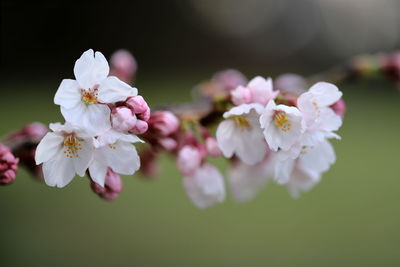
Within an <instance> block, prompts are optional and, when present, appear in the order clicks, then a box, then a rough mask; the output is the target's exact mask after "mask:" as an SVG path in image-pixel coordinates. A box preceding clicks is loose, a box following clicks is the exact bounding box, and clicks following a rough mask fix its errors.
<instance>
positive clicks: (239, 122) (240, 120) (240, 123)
mask: <svg viewBox="0 0 400 267" xmlns="http://www.w3.org/2000/svg"><path fill="white" fill-rule="evenodd" d="M232 119H233V120H234V121H235V122H236V125H237V126H239V127H240V128H247V129H251V128H253V127H252V126H251V124H250V122H249V121H248V120H246V119H245V118H243V117H242V116H233V117H232Z"/></svg>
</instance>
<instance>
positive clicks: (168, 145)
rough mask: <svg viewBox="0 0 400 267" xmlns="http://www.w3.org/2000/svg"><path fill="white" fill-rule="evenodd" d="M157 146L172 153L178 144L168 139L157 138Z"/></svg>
mask: <svg viewBox="0 0 400 267" xmlns="http://www.w3.org/2000/svg"><path fill="white" fill-rule="evenodd" d="M158 144H159V145H160V146H161V147H162V148H163V149H165V150H167V151H172V150H174V149H175V148H176V147H177V146H178V143H177V142H176V141H175V140H174V139H172V138H170V137H161V138H159V139H158Z"/></svg>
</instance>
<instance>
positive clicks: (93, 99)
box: [35, 49, 150, 199]
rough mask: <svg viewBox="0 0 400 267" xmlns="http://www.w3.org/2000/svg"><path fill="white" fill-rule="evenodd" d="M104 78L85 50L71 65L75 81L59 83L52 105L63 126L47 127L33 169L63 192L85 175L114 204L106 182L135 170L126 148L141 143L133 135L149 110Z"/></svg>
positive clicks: (104, 65)
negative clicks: (38, 166)
mask: <svg viewBox="0 0 400 267" xmlns="http://www.w3.org/2000/svg"><path fill="white" fill-rule="evenodd" d="M128 65H129V64H128ZM109 73H110V67H109V65H108V62H107V60H106V59H105V57H104V56H103V54H102V53H100V52H94V51H93V50H92V49H90V50H88V51H86V52H84V53H83V54H82V56H81V57H80V58H79V59H78V60H77V61H76V63H75V66H74V75H75V80H73V79H64V80H62V82H61V84H60V86H59V88H58V90H57V92H56V94H55V97H54V103H55V104H56V105H59V106H60V110H61V114H62V115H63V117H64V118H65V121H66V122H65V123H64V124H61V123H51V124H50V126H49V128H50V129H51V132H48V133H47V134H46V135H45V136H44V137H43V139H42V140H41V142H40V143H39V145H38V146H37V149H36V154H35V160H36V164H43V177H44V181H45V182H46V184H47V185H49V186H56V187H64V186H66V185H67V184H68V183H70V182H71V180H72V179H73V178H74V177H75V175H79V176H81V177H82V176H84V175H85V174H86V173H87V172H88V174H89V177H90V178H91V180H92V182H93V183H95V184H96V186H93V185H92V187H93V188H94V191H95V192H96V193H98V194H101V196H103V197H104V198H105V199H114V198H115V194H113V192H111V193H110V192H108V191H110V190H109V189H110V188H115V186H114V187H113V186H110V183H111V184H115V183H120V181H117V182H115V181H113V182H110V179H111V178H110V177H111V176H112V178H113V180H116V179H117V180H118V179H119V176H118V175H117V174H124V175H130V174H133V173H134V172H135V171H136V170H138V169H139V167H140V159H139V156H138V153H137V151H136V148H135V147H134V146H133V145H132V143H136V142H143V141H142V140H141V139H140V138H139V137H138V136H137V134H142V133H144V132H145V131H146V130H147V128H148V125H147V121H148V119H149V117H150V108H149V107H148V105H147V103H146V101H145V100H144V99H143V97H141V96H139V95H138V90H137V89H136V88H134V87H131V86H130V85H128V84H127V83H125V82H123V81H121V80H120V79H119V78H117V77H116V76H109ZM98 187H100V188H104V190H103V191H102V190H100V189H99V188H98ZM114 191H120V188H116V189H115V190H114ZM114 193H115V192H114ZM117 193H119V192H117Z"/></svg>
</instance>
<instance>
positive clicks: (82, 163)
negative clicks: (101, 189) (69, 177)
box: [73, 139, 94, 177]
mask: <svg viewBox="0 0 400 267" xmlns="http://www.w3.org/2000/svg"><path fill="white" fill-rule="evenodd" d="M80 145H81V148H82V149H81V150H79V151H78V152H77V155H78V157H76V158H73V161H74V168H75V172H76V173H77V174H78V175H79V176H81V177H82V176H84V175H85V172H86V170H87V168H88V167H89V164H90V162H91V161H92V159H93V151H94V147H93V141H92V140H91V139H85V140H83V141H80Z"/></svg>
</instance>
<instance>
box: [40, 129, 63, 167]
mask: <svg viewBox="0 0 400 267" xmlns="http://www.w3.org/2000/svg"><path fill="white" fill-rule="evenodd" d="M63 141H64V137H62V136H60V135H58V134H55V133H47V134H46V135H45V136H44V137H43V139H42V140H41V141H40V143H39V145H38V146H37V148H36V153H35V161H36V164H41V163H43V162H46V161H49V160H51V159H52V158H54V157H55V156H56V155H58V154H60V153H62V152H61V150H62V143H63Z"/></svg>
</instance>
